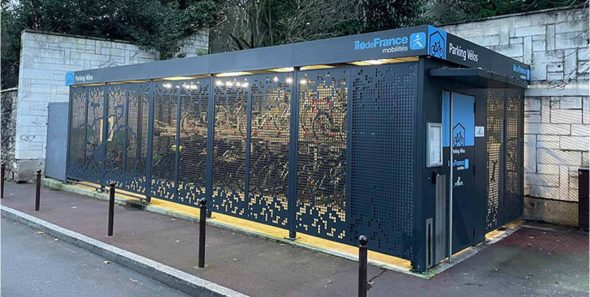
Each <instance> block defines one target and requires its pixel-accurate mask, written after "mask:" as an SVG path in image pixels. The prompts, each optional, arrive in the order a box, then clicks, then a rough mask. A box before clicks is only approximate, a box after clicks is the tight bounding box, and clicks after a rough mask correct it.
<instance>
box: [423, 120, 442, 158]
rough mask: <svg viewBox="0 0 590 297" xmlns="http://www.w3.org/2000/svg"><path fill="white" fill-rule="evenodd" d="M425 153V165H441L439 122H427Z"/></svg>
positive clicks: (440, 131)
mask: <svg viewBox="0 0 590 297" xmlns="http://www.w3.org/2000/svg"><path fill="white" fill-rule="evenodd" d="M426 154H427V155H426V167H437V166H442V163H443V150H442V124H441V123H428V135H427V139H426Z"/></svg>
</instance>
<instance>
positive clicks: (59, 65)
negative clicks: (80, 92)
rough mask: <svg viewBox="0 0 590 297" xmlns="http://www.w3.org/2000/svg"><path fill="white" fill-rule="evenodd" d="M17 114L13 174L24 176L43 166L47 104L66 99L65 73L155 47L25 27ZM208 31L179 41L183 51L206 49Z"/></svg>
mask: <svg viewBox="0 0 590 297" xmlns="http://www.w3.org/2000/svg"><path fill="white" fill-rule="evenodd" d="M21 43H22V49H21V55H20V69H19V81H18V89H19V91H18V100H17V102H18V103H17V109H18V113H17V116H16V136H15V137H16V143H15V163H16V164H15V165H14V167H15V168H16V179H17V180H27V179H29V178H31V177H32V176H33V173H34V171H35V170H37V169H39V168H44V158H45V141H46V134H47V126H46V125H47V104H48V103H49V102H67V101H68V100H69V88H68V87H66V86H65V73H66V72H67V71H78V70H84V69H92V68H103V67H113V66H120V65H128V64H137V63H145V62H151V61H154V60H158V59H159V57H160V54H159V53H158V52H156V51H144V50H141V49H140V48H139V47H138V46H137V45H134V44H132V43H129V42H124V41H112V40H105V39H98V38H84V37H80V36H71V35H61V34H53V33H47V32H35V31H24V32H23V33H22V36H21ZM207 48H208V33H207V31H202V32H200V33H199V34H197V35H195V36H191V37H188V38H186V39H185V40H183V41H182V42H181V51H182V52H183V54H182V56H194V55H198V54H201V53H203V52H204V53H206V51H207Z"/></svg>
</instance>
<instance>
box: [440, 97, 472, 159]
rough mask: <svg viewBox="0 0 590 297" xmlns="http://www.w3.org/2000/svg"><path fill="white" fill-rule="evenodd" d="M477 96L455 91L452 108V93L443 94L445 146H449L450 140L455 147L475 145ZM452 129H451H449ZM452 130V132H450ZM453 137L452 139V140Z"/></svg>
mask: <svg viewBox="0 0 590 297" xmlns="http://www.w3.org/2000/svg"><path fill="white" fill-rule="evenodd" d="M474 101H475V98H474V97H473V96H469V95H463V94H461V93H453V107H452V108H451V93H450V92H443V94H442V126H443V131H442V133H443V140H442V141H443V146H444V147H448V146H449V145H450V143H451V142H450V141H452V143H453V147H454V148H462V147H469V146H474V145H475V111H474V110H473V107H474ZM451 110H452V112H453V126H452V129H450V128H449V127H450V120H451ZM449 130H451V131H449ZM451 132H452V134H450V133H451ZM451 137H452V140H451Z"/></svg>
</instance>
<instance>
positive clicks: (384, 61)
mask: <svg viewBox="0 0 590 297" xmlns="http://www.w3.org/2000/svg"><path fill="white" fill-rule="evenodd" d="M413 61H418V57H405V58H396V59H378V60H364V61H355V62H350V64H352V65H356V66H370V65H382V64H390V63H400V62H413Z"/></svg>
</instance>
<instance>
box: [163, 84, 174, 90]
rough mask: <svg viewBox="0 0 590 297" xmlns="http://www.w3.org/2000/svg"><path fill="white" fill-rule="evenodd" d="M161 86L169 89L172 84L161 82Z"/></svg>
mask: <svg viewBox="0 0 590 297" xmlns="http://www.w3.org/2000/svg"><path fill="white" fill-rule="evenodd" d="M162 87H164V88H166V89H170V88H172V84H171V83H165V84H162Z"/></svg>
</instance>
